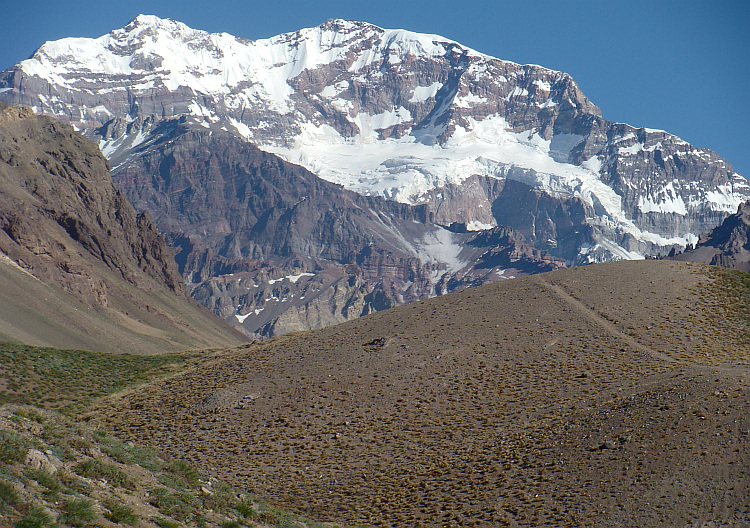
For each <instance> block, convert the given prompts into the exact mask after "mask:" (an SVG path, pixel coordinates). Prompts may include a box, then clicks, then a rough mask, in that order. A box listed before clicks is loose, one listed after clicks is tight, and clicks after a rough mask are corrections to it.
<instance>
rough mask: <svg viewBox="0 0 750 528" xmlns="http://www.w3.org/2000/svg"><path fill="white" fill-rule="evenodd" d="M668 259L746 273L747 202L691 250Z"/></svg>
mask: <svg viewBox="0 0 750 528" xmlns="http://www.w3.org/2000/svg"><path fill="white" fill-rule="evenodd" d="M668 258H670V259H672V260H681V261H686V262H703V263H706V264H715V265H717V266H724V267H726V268H734V269H738V270H741V271H744V272H750V202H745V203H744V204H742V205H741V206H740V207H739V208H738V209H737V212H736V213H735V214H733V215H730V216H728V217H727V218H726V219H725V220H724V221H723V222H722V223H721V225H719V226H718V227H716V228H715V229H713V230H712V231H711V232H709V233H706V234H704V235H701V237H700V239H699V240H698V243H697V244H695V247H692V246H688V248H687V249H686V250H685V251H684V252H682V253H679V254H674V253H672V254H670V255H669V257H668Z"/></svg>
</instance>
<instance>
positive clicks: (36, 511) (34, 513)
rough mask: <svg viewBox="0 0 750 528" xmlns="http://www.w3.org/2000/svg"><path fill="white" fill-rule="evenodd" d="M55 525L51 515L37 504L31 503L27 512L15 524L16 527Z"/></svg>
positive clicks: (28, 527) (51, 526) (49, 526)
mask: <svg viewBox="0 0 750 528" xmlns="http://www.w3.org/2000/svg"><path fill="white" fill-rule="evenodd" d="M55 526H57V525H56V523H55V521H54V520H53V519H52V515H50V513H49V512H48V511H47V510H46V509H44V508H43V507H41V506H39V505H38V504H32V505H31V506H30V507H29V511H28V513H26V515H24V516H23V518H22V519H21V520H20V521H18V522H17V523H16V525H15V527H16V528H54V527H55Z"/></svg>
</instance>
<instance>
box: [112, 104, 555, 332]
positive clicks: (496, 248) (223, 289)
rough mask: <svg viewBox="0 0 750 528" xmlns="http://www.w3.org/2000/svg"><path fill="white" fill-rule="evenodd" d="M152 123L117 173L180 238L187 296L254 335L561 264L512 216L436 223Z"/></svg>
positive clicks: (214, 137)
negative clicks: (481, 222) (502, 224)
mask: <svg viewBox="0 0 750 528" xmlns="http://www.w3.org/2000/svg"><path fill="white" fill-rule="evenodd" d="M160 127H161V129H160V130H161V134H160V135H159V136H158V137H157V138H156V139H153V140H151V141H147V142H145V143H143V144H142V145H141V146H140V147H139V150H138V151H137V156H134V157H133V158H132V160H131V161H130V162H128V163H125V164H124V165H122V166H120V167H119V168H118V169H116V170H115V171H114V175H113V177H114V179H115V181H116V183H117V184H118V185H119V186H120V187H121V188H122V189H123V191H124V192H125V193H126V194H127V195H128V197H129V198H131V199H132V200H133V203H134V205H135V206H136V207H137V208H139V209H141V210H146V211H148V212H149V214H150V215H151V216H152V217H153V218H154V221H155V222H156V224H157V225H158V226H159V227H160V229H162V230H163V231H164V232H165V235H166V237H167V239H168V241H169V242H170V244H172V245H173V246H175V247H176V248H177V250H178V252H177V255H176V258H177V262H178V264H179V266H180V271H181V272H182V274H183V276H184V277H185V278H186V280H187V282H188V287H189V289H190V292H191V294H192V295H193V297H195V298H196V299H197V300H198V301H199V302H201V303H202V304H204V305H205V306H207V307H209V308H210V309H212V310H213V311H214V312H216V313H217V314H219V315H220V316H222V317H224V318H225V319H227V320H228V321H230V322H232V323H233V324H236V325H238V326H239V327H240V328H241V329H242V330H243V331H244V332H246V333H247V334H249V335H251V336H253V337H264V336H270V335H277V334H279V333H284V332H288V331H292V330H301V329H306V328H315V327H318V326H322V325H326V324H332V323H336V322H341V321H345V320H348V319H351V318H353V317H359V316H362V315H366V314H368V313H371V312H373V311H377V310H381V309H385V308H389V307H392V306H396V305H398V304H402V303H404V302H410V301H415V300H419V299H424V298H426V297H429V296H432V295H436V294H441V293H445V292H447V291H452V290H455V289H458V288H463V287H466V286H470V285H476V284H481V283H483V282H487V281H492V280H498V279H499V278H501V277H511V276H518V275H525V274H528V273H535V272H539V271H549V270H552V269H557V268H560V267H564V266H565V263H564V261H562V260H561V259H559V258H553V257H550V256H549V255H547V254H546V253H543V252H541V251H538V250H535V249H532V248H531V247H529V246H527V245H526V243H525V240H524V239H523V236H522V235H521V234H519V233H518V232H515V231H513V230H511V229H501V230H497V229H496V230H495V231H497V232H495V231H488V232H486V233H484V235H483V236H481V237H479V236H477V234H476V232H471V231H467V230H465V229H464V230H458V231H460V232H455V231H456V230H455V229H454V230H453V231H451V230H448V229H445V228H444V227H441V226H439V225H437V224H436V223H434V222H433V221H432V220H433V218H434V216H435V215H434V213H433V212H431V211H430V210H429V208H428V207H427V206H410V205H407V204H401V203H397V202H393V201H388V200H385V199H383V198H380V197H367V196H362V195H359V194H357V193H354V192H351V191H347V190H345V189H344V188H343V187H341V186H340V185H336V184H333V183H330V182H327V181H325V180H322V179H320V178H318V177H317V176H315V175H314V174H312V173H311V172H309V171H307V170H306V169H304V168H302V167H299V166H296V165H292V164H290V163H287V162H285V161H283V160H282V159H280V158H278V157H277V156H275V155H273V154H269V153H266V152H262V151H260V150H259V149H258V148H257V147H255V146H253V145H252V144H249V143H247V142H245V141H242V140H240V139H238V138H236V137H234V136H233V135H231V134H228V133H227V132H225V131H222V130H221V129H220V128H218V127H212V128H211V129H210V130H206V129H205V128H203V127H202V126H200V125H199V124H196V123H195V122H194V121H193V120H190V119H182V120H174V121H163V122H162V123H161V125H160ZM501 253H502V254H503V256H502V257H501V256H500V254H501Z"/></svg>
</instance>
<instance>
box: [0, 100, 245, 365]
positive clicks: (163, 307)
mask: <svg viewBox="0 0 750 528" xmlns="http://www.w3.org/2000/svg"><path fill="white" fill-rule="evenodd" d="M0 255H2V265H3V276H4V277H5V278H6V279H7V277H8V276H9V275H6V273H7V274H11V275H13V277H14V278H13V279H9V280H8V281H3V286H2V287H0V296H2V297H3V299H4V304H6V305H7V304H8V303H20V306H24V307H25V308H29V309H31V308H30V307H31V306H32V304H36V303H38V302H39V301H40V299H34V300H32V299H30V298H29V299H27V298H25V296H26V295H29V296H33V295H32V292H33V291H37V290H39V291H42V290H43V291H44V292H45V293H44V300H45V301H46V300H47V299H48V298H49V303H50V308H49V312H50V313H46V314H44V313H42V314H41V319H45V320H46V322H44V323H39V324H38V325H37V328H36V329H29V328H24V329H19V328H18V325H17V324H15V323H13V324H11V323H8V322H7V321H8V320H7V317H11V318H13V317H14V314H13V310H6V309H3V310H2V316H3V317H2V322H0V335H2V336H3V338H6V339H7V338H14V337H16V336H19V335H26V336H29V337H30V338H31V339H32V340H34V339H35V338H36V337H38V336H39V335H41V333H44V334H45V336H47V337H45V339H43V340H42V341H43V343H42V344H49V345H56V346H61V344H60V342H59V341H55V339H56V338H55V335H54V332H52V333H50V332H51V331H49V332H48V330H49V326H50V324H51V325H52V326H55V325H56V324H57V325H58V326H59V327H60V334H61V335H62V334H66V330H65V328H63V327H67V326H69V324H68V323H70V322H71V321H67V320H66V321H67V322H63V321H61V320H57V319H56V317H57V316H58V315H59V314H58V313H56V312H58V310H57V308H52V305H53V304H54V302H56V301H54V302H53V296H54V298H55V299H58V298H60V299H62V298H63V297H64V298H65V299H66V300H65V301H60V303H61V306H64V308H63V309H64V310H67V311H68V312H71V311H80V312H81V316H80V318H79V320H77V321H75V322H73V323H72V324H73V326H75V325H79V324H82V321H83V319H84V318H87V317H88V318H91V317H94V315H92V314H97V313H98V314H99V315H100V316H101V317H103V318H104V319H106V321H107V322H106V325H110V326H112V327H116V328H114V329H113V328H110V327H107V328H108V329H109V330H110V331H111V332H112V334H110V335H99V336H98V339H99V341H97V338H96V336H95V337H94V338H93V341H90V342H91V343H94V347H101V348H103V349H109V350H115V349H120V347H121V346H124V348H125V349H127V350H129V351H138V350H139V348H140V350H141V351H143V350H144V349H146V350H147V351H153V350H154V349H158V348H159V347H161V349H162V350H164V349H174V348H188V347H195V346H206V345H219V344H231V343H238V342H241V338H240V336H238V335H235V334H234V332H233V331H231V329H229V328H227V327H225V326H224V325H223V324H222V323H221V322H220V321H216V320H215V319H213V317H212V316H211V315H210V314H209V313H207V312H205V311H204V310H202V309H200V308H199V307H198V306H195V305H194V303H192V301H191V300H190V299H189V298H188V296H187V294H186V289H185V284H184V282H183V280H182V277H181V276H180V274H179V271H178V268H177V265H176V264H175V262H174V253H173V250H172V249H171V248H169V247H168V246H167V245H166V243H165V241H164V238H163V237H162V236H161V235H160V234H159V233H158V232H157V231H156V228H155V227H154V225H153V223H152V221H151V219H150V218H149V216H148V215H147V214H146V213H140V214H139V213H136V211H135V210H134V209H133V207H132V206H131V205H130V203H128V201H127V199H126V198H125V197H124V195H123V194H122V193H121V192H120V191H119V190H118V189H117V188H115V186H114V184H113V182H112V179H111V177H110V175H109V172H108V163H107V161H106V160H105V159H104V157H103V156H102V155H101V152H100V151H99V149H98V148H97V146H96V145H95V144H93V143H91V142H90V141H88V140H87V139H85V138H84V137H83V136H81V135H80V134H79V133H77V132H75V131H74V130H73V128H72V127H70V126H68V125H65V124H62V123H59V122H57V121H56V120H54V119H51V118H49V117H44V116H37V115H35V114H34V113H33V112H32V111H31V110H29V109H28V108H20V107H12V106H11V107H7V106H5V105H3V107H2V108H1V109H0ZM6 268H7V269H6ZM20 272H25V276H21V275H18V273H20ZM19 281H30V286H28V287H27V288H26V291H25V292H24V290H23V289H21V290H19V288H18V284H19ZM42 284H43V285H46V286H47V287H49V288H51V289H44V288H42V286H41V285H42ZM11 292H12V293H11ZM56 292H61V293H60V294H59V295H58V293H56ZM61 296H62V297H61ZM6 297H7V298H6ZM71 303H73V305H74V307H73V308H72V309H71V308H70V304H71ZM76 303H78V304H76ZM42 304H44V303H42ZM4 308H8V306H4ZM40 309H41V308H40ZM92 310H93V311H92ZM87 314H88V315H87ZM36 315H40V314H36ZM36 315H35V316H34V317H36ZM6 316H7V317H6ZM34 317H32V316H29V317H28V318H26V319H27V320H21V321H20V322H19V324H21V325H24V324H26V323H28V324H32V322H33V321H32V319H34ZM101 317H100V319H101ZM21 319H24V318H21ZM74 319H75V318H74ZM14 320H15V319H14ZM50 321H52V323H49V322H50ZM6 323H7V324H6ZM99 323H101V324H105V323H102V321H101V320H100V321H99V322H98V323H97V324H99ZM34 324H36V323H34ZM92 324H93V323H92ZM191 324H192V325H194V326H195V328H193V329H192V330H187V329H188V328H189V327H190V325H191ZM106 325H105V326H106ZM211 325H213V326H216V328H215V329H210V326H211ZM83 326H85V325H83ZM42 327H44V329H43V330H40V329H41V328H42ZM123 327H127V328H128V330H125V329H124V328H123ZM92 330H93V329H88V330H86V329H82V332H83V333H84V334H85V333H88V332H91V331H92ZM19 332H20V333H19ZM118 332H119V333H123V342H122V343H109V344H107V341H108V340H109V339H115V340H116V338H117V336H116V335H115V334H116V333H118ZM182 332H184V334H185V335H184V338H183V337H175V335H174V334H177V333H182ZM94 333H95V332H94ZM131 334H132V335H131ZM66 335H67V334H66ZM144 336H145V337H144ZM142 338H143V339H145V341H146V342H141V340H142ZM152 338H155V339H152ZM85 343H89V341H86V342H85ZM62 344H63V345H64V344H65V343H62ZM131 344H132V345H133V347H134V348H129V345H131ZM141 347H142V348H141Z"/></svg>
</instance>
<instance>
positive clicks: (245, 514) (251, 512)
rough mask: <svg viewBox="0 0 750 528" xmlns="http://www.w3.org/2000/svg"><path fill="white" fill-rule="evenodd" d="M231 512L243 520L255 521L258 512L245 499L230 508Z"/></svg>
mask: <svg viewBox="0 0 750 528" xmlns="http://www.w3.org/2000/svg"><path fill="white" fill-rule="evenodd" d="M232 509H233V510H235V511H236V512H237V514H238V515H239V516H240V517H242V518H243V519H256V518H257V517H258V512H257V511H256V510H255V506H253V503H252V502H250V501H249V500H247V499H243V500H242V501H240V502H238V503H237V504H235V505H234V506H233V507H232Z"/></svg>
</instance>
